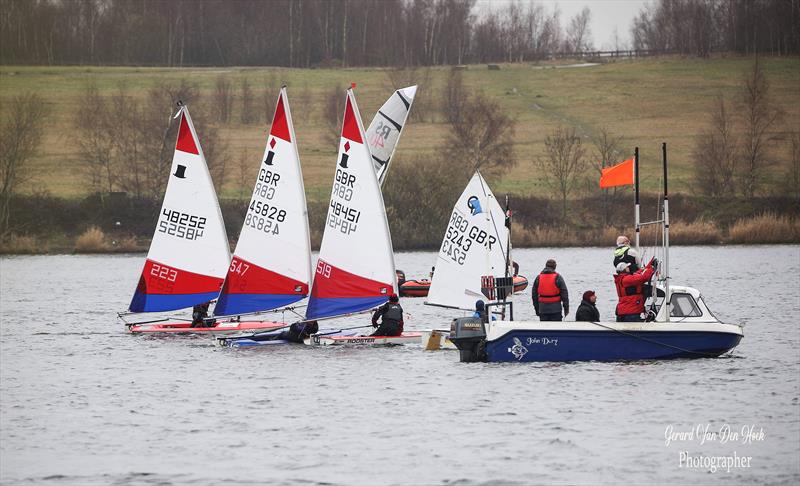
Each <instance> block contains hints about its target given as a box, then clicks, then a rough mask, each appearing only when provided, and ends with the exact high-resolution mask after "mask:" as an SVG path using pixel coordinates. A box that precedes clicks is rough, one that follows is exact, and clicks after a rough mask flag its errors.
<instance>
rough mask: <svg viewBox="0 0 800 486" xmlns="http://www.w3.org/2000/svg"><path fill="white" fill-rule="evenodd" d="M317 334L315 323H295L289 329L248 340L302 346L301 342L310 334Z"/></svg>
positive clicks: (317, 327)
mask: <svg viewBox="0 0 800 486" xmlns="http://www.w3.org/2000/svg"><path fill="white" fill-rule="evenodd" d="M317 332H319V324H317V321H309V322H295V323H294V324H292V325H291V326H289V329H287V330H285V331H281V332H279V333H277V334H275V333H265V334H256V335H254V336H252V337H251V338H250V339H252V340H253V341H281V340H282V341H289V342H290V343H299V344H303V341H304V340H305V339H307V338H308V337H309V336H311V335H312V334H315V333H317Z"/></svg>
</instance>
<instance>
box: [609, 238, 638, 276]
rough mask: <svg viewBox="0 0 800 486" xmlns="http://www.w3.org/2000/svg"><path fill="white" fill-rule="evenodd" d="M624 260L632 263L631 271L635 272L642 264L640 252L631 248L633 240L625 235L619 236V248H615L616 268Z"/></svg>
mask: <svg viewBox="0 0 800 486" xmlns="http://www.w3.org/2000/svg"><path fill="white" fill-rule="evenodd" d="M622 262H625V263H629V264H630V265H631V273H635V272H636V271H637V270H639V268H640V267H641V266H642V260H641V258H639V253H637V252H636V250H635V249H633V248H631V240H630V239H629V238H628V237H627V236H625V235H620V236H618V237H617V248H616V249H615V250H614V268H616V267H617V265H619V264H620V263H622Z"/></svg>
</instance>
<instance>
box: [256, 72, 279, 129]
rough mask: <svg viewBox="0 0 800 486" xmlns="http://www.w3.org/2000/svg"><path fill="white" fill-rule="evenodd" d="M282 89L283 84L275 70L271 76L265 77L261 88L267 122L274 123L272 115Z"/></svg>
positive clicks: (262, 104)
mask: <svg viewBox="0 0 800 486" xmlns="http://www.w3.org/2000/svg"><path fill="white" fill-rule="evenodd" d="M280 91H281V84H280V82H279V81H278V77H277V76H275V73H274V72H270V73H269V76H268V77H267V76H265V77H264V81H263V83H262V89H261V106H262V113H264V120H266V122H267V123H272V115H273V114H274V113H275V101H276V100H277V99H278V94H279V93H280Z"/></svg>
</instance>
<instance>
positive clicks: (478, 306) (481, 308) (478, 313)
mask: <svg viewBox="0 0 800 486" xmlns="http://www.w3.org/2000/svg"><path fill="white" fill-rule="evenodd" d="M472 317H475V318H477V319H480V320H481V321H482V322H489V313H488V312H487V311H486V302H484V301H482V300H478V301H476V302H475V312H473V313H472ZM492 320H493V321H494V320H496V318H495V317H494V316H492Z"/></svg>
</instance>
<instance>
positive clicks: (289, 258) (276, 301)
mask: <svg viewBox="0 0 800 486" xmlns="http://www.w3.org/2000/svg"><path fill="white" fill-rule="evenodd" d="M295 141H296V137H295V134H294V126H293V123H292V116H291V110H290V108H289V101H288V97H287V94H286V88H283V89H281V92H280V94H279V95H278V100H277V103H276V105H275V114H274V116H273V120H272V126H271V127H270V132H269V135H268V137H267V140H266V147H265V149H264V155H263V157H262V158H261V160H262V162H261V164H259V167H258V176H257V177H256V182H255V184H254V186H253V192H252V196H251V198H250V202H249V205H248V207H247V213H246V214H245V220H244V225H243V226H242V231H241V233H240V235H239V240H238V241H237V243H236V249H235V250H234V254H233V259H232V260H231V264H230V266H229V267H228V271H227V275H226V277H225V284H224V285H223V287H222V291H221V292H220V294H219V298H218V301H217V305H216V307H215V309H214V314H215V315H236V314H246V313H252V312H258V311H268V310H273V309H276V308H278V307H282V306H286V305H290V304H293V303H294V302H297V301H299V300H301V299H304V298H305V297H306V296H307V295H308V291H309V284H310V281H311V246H310V243H309V231H308V214H307V210H306V200H305V190H304V188H303V175H302V172H301V169H300V157H299V155H298V151H297V145H296V143H295Z"/></svg>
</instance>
